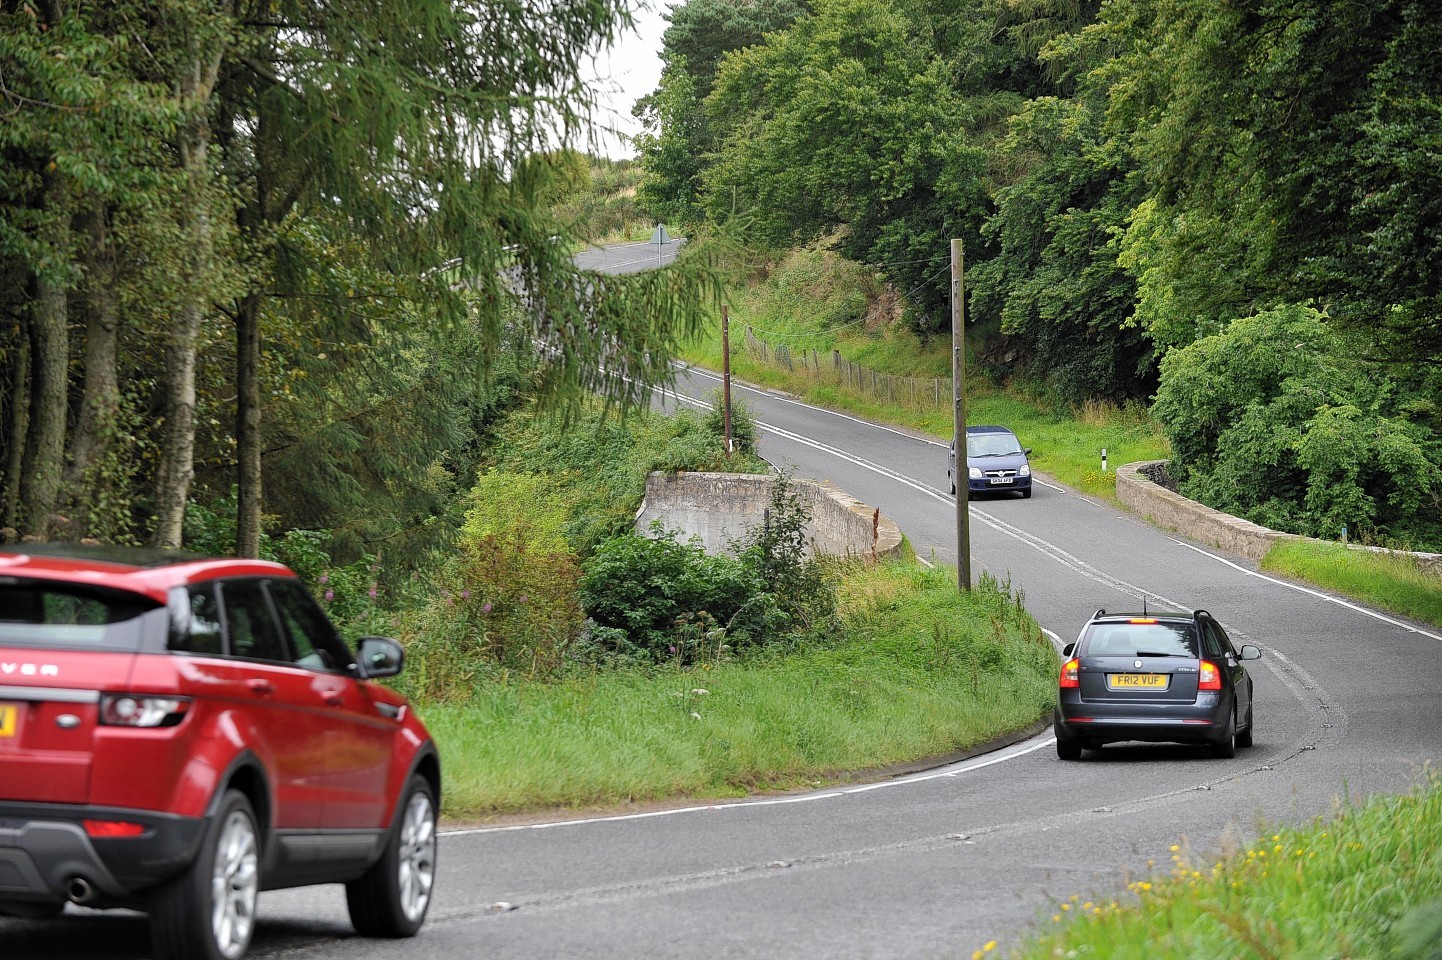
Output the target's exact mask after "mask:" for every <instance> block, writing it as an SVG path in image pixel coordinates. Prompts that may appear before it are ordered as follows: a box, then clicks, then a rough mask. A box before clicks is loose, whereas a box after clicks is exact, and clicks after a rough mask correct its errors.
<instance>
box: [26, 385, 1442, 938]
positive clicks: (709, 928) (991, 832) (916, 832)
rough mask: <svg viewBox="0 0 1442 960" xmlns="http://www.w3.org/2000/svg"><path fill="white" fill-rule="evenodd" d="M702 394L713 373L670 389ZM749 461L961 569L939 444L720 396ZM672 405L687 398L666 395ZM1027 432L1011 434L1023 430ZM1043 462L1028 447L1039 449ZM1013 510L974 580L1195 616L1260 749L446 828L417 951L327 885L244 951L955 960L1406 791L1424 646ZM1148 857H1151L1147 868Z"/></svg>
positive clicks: (761, 398) (1348, 613) (1374, 619)
mask: <svg viewBox="0 0 1442 960" xmlns="http://www.w3.org/2000/svg"><path fill="white" fill-rule="evenodd" d="M677 386H678V391H679V393H680V394H681V395H682V396H690V397H697V398H700V397H708V396H709V395H710V394H711V393H712V391H713V390H714V389H715V386H716V383H715V380H714V378H712V377H710V375H707V374H702V373H699V372H688V373H684V374H682V375H681V376H679V377H678V383H677ZM737 391H738V395H741V396H744V399H745V400H746V402H747V403H748V404H749V405H750V407H751V410H752V412H753V414H754V415H755V416H756V418H757V420H758V424H759V426H760V428H761V437H762V439H761V452H762V453H763V455H765V456H766V457H767V458H768V459H770V460H771V461H773V462H774V463H776V464H778V465H779V466H781V467H782V468H783V469H785V470H787V471H789V472H792V473H794V474H795V475H797V476H804V477H811V478H816V479H826V480H831V481H833V482H835V483H836V484H838V485H840V486H841V487H842V488H844V489H845V490H847V491H848V492H849V493H851V494H852V495H853V496H856V497H857V498H859V499H861V500H862V501H864V502H866V503H868V504H872V505H875V506H878V507H880V508H881V510H882V511H883V512H884V513H885V514H887V515H888V516H890V517H891V518H893V519H894V520H895V521H896V522H897V523H898V524H899V525H900V527H901V529H902V531H903V532H904V533H905V534H906V535H907V536H908V537H909V538H910V539H911V541H912V543H913V544H914V545H915V547H916V549H917V552H918V553H919V554H920V555H922V556H923V557H927V558H932V559H934V561H935V562H944V563H952V562H954V560H955V543H954V530H955V522H954V512H953V505H952V501H951V498H950V497H949V496H947V495H946V492H945V489H946V488H945V484H946V455H947V452H946V447H945V446H944V445H942V444H939V443H937V442H936V441H934V440H930V439H927V438H922V437H917V436H913V435H910V434H908V433H906V432H902V431H897V430H894V429H890V428H884V427H878V426H874V425H869V424H866V423H863V422H860V421H858V420H855V419H853V418H850V417H845V416H841V415H837V414H833V413H829V412H824V411H818V410H815V409H813V408H809V407H806V406H804V405H800V404H797V403H795V402H793V401H790V400H788V399H786V398H783V397H778V396H773V395H771V394H766V393H759V392H751V391H747V390H746V389H745V388H742V387H739V386H738V387H737ZM671 402H672V403H676V402H686V401H678V400H675V399H673V400H672V401H671ZM1022 440H1023V442H1027V438H1026V437H1022ZM1038 453H1041V454H1043V455H1044V451H1038ZM1040 479H1041V480H1042V482H1041V483H1040V485H1038V486H1037V487H1036V489H1035V493H1034V494H1033V497H1032V499H1030V500H1022V499H1011V498H998V499H994V500H985V501H974V502H973V503H972V504H971V516H972V522H971V536H972V546H973V575H974V576H980V574H981V572H982V571H983V570H985V571H987V572H989V573H991V574H993V575H994V576H996V577H998V578H1001V579H1004V580H1006V579H1009V580H1010V582H1011V584H1012V586H1013V587H1015V588H1019V589H1022V590H1024V592H1025V602H1026V605H1027V608H1028V609H1029V610H1031V611H1032V613H1033V614H1034V615H1035V616H1036V617H1037V619H1038V620H1039V621H1040V622H1041V624H1042V626H1043V627H1044V628H1046V629H1047V630H1049V631H1050V632H1052V633H1053V634H1055V635H1056V636H1057V637H1059V638H1061V639H1064V640H1070V639H1073V638H1074V636H1075V634H1076V632H1077V630H1078V629H1079V627H1080V625H1081V624H1082V622H1083V621H1084V620H1085V619H1086V618H1087V616H1088V615H1090V614H1091V612H1092V611H1094V610H1095V609H1096V608H1097V607H1106V608H1108V609H1123V608H1131V609H1135V608H1137V607H1138V606H1140V603H1141V598H1142V597H1143V595H1145V596H1146V597H1148V598H1149V599H1148V601H1147V602H1148V604H1149V605H1152V606H1155V605H1158V604H1161V605H1166V606H1169V607H1172V608H1180V609H1192V608H1196V607H1205V608H1206V609H1208V610H1210V611H1211V612H1212V613H1213V614H1214V615H1215V616H1216V617H1217V618H1218V619H1219V620H1220V621H1221V622H1222V623H1223V624H1224V625H1225V627H1226V628H1227V631H1228V632H1229V633H1230V634H1231V636H1232V637H1233V639H1234V640H1235V641H1236V642H1237V643H1238V644H1240V643H1242V642H1244V641H1245V642H1250V643H1255V644H1257V645H1258V646H1260V647H1261V648H1262V650H1263V652H1264V654H1263V659H1262V660H1261V661H1260V662H1259V663H1254V664H1251V665H1250V666H1251V669H1252V674H1253V677H1254V678H1255V681H1256V705H1257V706H1256V710H1257V712H1256V720H1257V726H1256V746H1254V747H1253V748H1251V749H1248V750H1241V751H1238V754H1237V757H1236V758H1235V759H1234V760H1214V759H1211V758H1210V757H1209V756H1208V755H1207V753H1206V751H1205V750H1204V749H1201V748H1188V747H1175V746H1146V745H1114V746H1109V747H1107V748H1106V749H1105V750H1104V751H1103V752H1102V753H1101V754H1100V755H1099V756H1098V755H1094V754H1089V755H1088V759H1086V760H1084V761H1083V762H1080V763H1063V762H1061V761H1059V760H1057V758H1056V755H1055V752H1054V749H1053V746H1052V741H1051V738H1050V736H1049V734H1042V735H1040V736H1038V737H1035V738H1033V739H1031V740H1029V741H1025V742H1022V743H1018V744H1015V745H1013V746H1011V747H1009V748H1006V749H1003V750H1001V751H998V752H996V753H993V754H989V755H986V756H984V757H978V758H974V759H972V760H969V761H966V762H963V763H959V764H956V765H953V766H949V767H943V768H939V769H934V770H929V771H926V772H924V773H920V774H916V775H912V776H908V777H904V778H899V779H896V780H889V781H885V782H882V783H876V784H868V785H862V786H854V787H849V788H843V789H823V790H818V791H816V792H814V793H809V794H798V795H790V796H786V797H778V798H773V799H769V800H762V801H756V802H749V803H734V804H724V805H716V806H693V807H683V808H679V809H670V810H655V811H636V812H618V813H617V814H615V815H613V816H609V817H593V818H589V819H582V820H573V821H553V822H540V823H533V824H522V825H513V826H506V827H501V828H489V829H471V830H450V831H448V832H446V834H445V835H444V836H443V839H442V842H441V848H440V865H441V878H440V880H439V885H438V891H437V898H436V900H435V902H434V903H433V905H432V908H431V913H430V918H429V920H428V922H427V925H426V926H425V928H424V929H423V930H422V931H421V934H420V935H419V937H417V938H416V939H414V940H410V941H400V942H395V941H390V942H387V941H372V940H365V939H361V938H359V937H356V936H355V935H354V934H353V933H352V931H351V929H350V926H349V923H348V922H347V920H346V915H345V906H344V902H343V897H342V894H341V892H340V890H339V888H326V887H319V888H307V889H302V890H295V891H284V892H278V893H270V894H265V895H263V896H262V898H261V905H260V914H261V921H260V924H259V926H258V929H257V933H256V937H255V941H254V943H253V945H252V948H251V956H253V957H285V958H307V960H311V958H316V960H319V958H340V957H344V958H347V960H362V958H399V957H405V958H408V960H449V958H467V960H469V958H475V957H486V958H487V960H511V958H515V960H520V958H527V960H531V958H566V957H577V958H594V960H611V958H615V960H637V958H668V960H669V958H698V960H700V958H706V960H715V958H797V957H807V958H811V957H817V958H856V960H885V958H968V957H970V956H971V954H972V952H973V951H974V950H976V949H978V948H980V947H981V946H982V945H983V944H985V943H986V942H987V941H989V940H997V941H999V942H1000V945H1001V947H1002V948H1005V947H1006V946H1007V945H1009V944H1011V943H1014V942H1015V941H1016V940H1017V938H1019V937H1020V936H1022V935H1023V934H1024V933H1025V932H1026V931H1027V930H1029V929H1034V928H1035V927H1036V926H1038V925H1041V926H1045V925H1046V924H1048V923H1049V922H1050V921H1049V918H1050V915H1051V914H1052V913H1053V912H1055V910H1056V906H1057V904H1058V903H1060V902H1062V901H1065V900H1067V898H1069V897H1071V896H1072V895H1074V894H1075V895H1079V896H1080V897H1081V898H1082V899H1084V900H1086V899H1097V898H1109V897H1112V896H1114V895H1118V894H1121V893H1123V892H1124V890H1125V887H1126V884H1127V882H1128V881H1129V880H1134V879H1138V878H1141V877H1144V876H1146V875H1147V874H1148V873H1150V872H1151V871H1152V870H1153V869H1155V870H1158V871H1165V870H1166V869H1167V868H1168V867H1169V866H1170V862H1171V856H1172V854H1171V850H1170V848H1171V847H1172V846H1173V845H1179V846H1181V847H1182V848H1183V850H1184V851H1194V852H1195V855H1196V856H1197V857H1199V858H1205V857H1207V856H1210V855H1213V854H1215V853H1217V852H1218V851H1220V850H1224V849H1227V848H1228V847H1229V846H1231V845H1234V844H1236V843H1238V842H1242V841H1244V840H1246V839H1247V838H1249V837H1251V836H1253V835H1255V833H1256V832H1257V831H1258V830H1259V829H1265V827H1266V826H1267V825H1268V824H1275V823H1279V822H1288V823H1292V822H1298V821H1303V820H1307V819H1309V818H1311V817H1313V816H1316V815H1319V814H1326V813H1328V812H1329V811H1330V810H1332V809H1333V808H1334V805H1335V804H1337V803H1339V802H1348V800H1349V799H1350V800H1357V799H1361V798H1363V797H1365V796H1367V795H1369V794H1372V793H1375V792H1398V791H1403V790H1406V789H1407V788H1408V787H1409V786H1411V785H1412V784H1414V783H1415V782H1417V779H1418V776H1419V774H1420V772H1421V771H1422V770H1423V768H1424V766H1425V765H1427V764H1429V763H1435V762H1436V761H1437V759H1438V757H1439V754H1442V715H1439V712H1438V711H1437V710H1436V709H1435V705H1436V704H1437V703H1438V701H1439V699H1442V697H1439V694H1442V665H1439V664H1442V657H1439V653H1442V635H1439V633H1438V632H1437V631H1434V630H1428V629H1423V628H1421V627H1420V626H1417V625H1411V624H1406V623H1403V622H1400V621H1399V620H1397V619H1395V618H1390V617H1384V616H1381V615H1378V614H1375V613H1372V612H1369V611H1366V610H1363V609H1361V608H1359V607H1356V606H1354V605H1351V604H1348V603H1345V602H1342V601H1339V600H1337V599H1335V598H1332V597H1328V596H1325V595H1323V594H1321V593H1319V592H1317V591H1313V590H1310V589H1307V588H1304V587H1301V586H1299V585H1295V584H1291V583H1287V582H1285V581H1282V580H1280V579H1278V578H1275V577H1271V576H1266V575H1261V574H1259V573H1258V572H1257V571H1256V569H1255V565H1254V564H1251V563H1249V562H1247V561H1244V560H1241V559H1239V558H1237V557H1229V556H1226V555H1224V554H1222V553H1220V552H1218V551H1216V550H1213V549H1210V548H1206V547H1202V546H1200V545H1197V544H1194V543H1188V542H1185V541H1183V540H1181V539H1179V538H1177V537H1176V536H1174V535H1171V534H1167V533H1162V532H1159V531H1157V530H1156V529H1154V528H1152V527H1151V526H1149V525H1147V524H1145V523H1142V522H1140V521H1138V520H1137V519H1136V518H1134V517H1132V516H1130V515H1128V514H1126V513H1124V512H1122V511H1120V510H1119V509H1118V508H1117V507H1115V506H1113V505H1111V504H1107V503H1103V502H1099V501H1096V500H1093V499H1091V498H1088V497H1085V496H1081V495H1078V494H1076V493H1074V492H1072V491H1070V490H1067V489H1064V488H1062V487H1061V486H1059V485H1057V484H1054V483H1051V482H1050V481H1047V480H1046V478H1045V477H1042V478H1040ZM1153 864H1154V865H1155V867H1153V866H1152V865H1153ZM70 909H71V912H70V913H68V914H67V917H66V919H65V920H64V921H63V922H59V923H22V922H19V921H0V957H4V958H6V960H22V958H36V960H39V958H45V960H70V958H75V960H80V958H85V960H90V958H98V957H104V958H107V960H131V958H136V960H138V958H142V957H146V956H148V955H149V954H148V951H149V946H148V935H147V928H146V926H145V923H144V920H143V918H141V917H140V916H139V915H135V914H125V913H108V914H99V913H86V912H83V911H76V910H75V909H74V908H70Z"/></svg>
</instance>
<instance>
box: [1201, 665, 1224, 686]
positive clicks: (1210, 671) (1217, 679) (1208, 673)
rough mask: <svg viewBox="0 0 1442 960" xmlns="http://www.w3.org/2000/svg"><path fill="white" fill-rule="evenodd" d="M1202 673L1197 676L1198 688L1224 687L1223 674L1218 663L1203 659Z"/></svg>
mask: <svg viewBox="0 0 1442 960" xmlns="http://www.w3.org/2000/svg"><path fill="white" fill-rule="evenodd" d="M1200 670H1201V674H1200V675H1199V676H1198V678H1197V689H1198V690H1220V689H1222V674H1221V672H1220V671H1218V670H1217V666H1216V664H1214V663H1212V662H1211V661H1208V660H1203V661H1202V662H1201V664H1200Z"/></svg>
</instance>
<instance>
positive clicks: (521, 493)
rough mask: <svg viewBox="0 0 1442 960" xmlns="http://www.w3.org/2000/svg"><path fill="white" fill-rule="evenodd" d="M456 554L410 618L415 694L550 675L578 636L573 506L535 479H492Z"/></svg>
mask: <svg viewBox="0 0 1442 960" xmlns="http://www.w3.org/2000/svg"><path fill="white" fill-rule="evenodd" d="M468 503H469V508H468V509H467V511H466V517H465V522H464V523H463V525H462V527H461V537H460V543H459V545H458V550H457V552H456V553H455V555H453V556H452V557H450V558H448V560H447V561H446V562H445V563H443V564H442V565H441V569H440V571H439V572H438V573H437V574H436V577H435V582H434V584H433V590H432V591H431V593H430V596H429V597H428V599H427V600H426V602H425V603H424V604H423V605H422V606H421V607H420V608H419V609H418V610H415V611H413V613H412V615H411V616H410V617H409V618H408V619H407V624H406V626H407V633H408V635H409V637H410V644H409V647H410V651H411V659H412V667H411V669H410V671H409V673H410V674H411V678H410V680H409V683H410V685H411V688H412V689H413V690H414V692H416V693H417V694H419V695H421V696H424V697H427V698H430V699H438V700H455V699H465V698H468V697H469V696H470V695H471V693H472V692H473V691H474V689H475V687H476V685H477V684H479V683H481V682H482V681H483V680H485V679H487V678H491V677H494V676H506V675H512V674H515V675H520V676H523V677H526V678H529V679H549V678H553V677H555V676H557V675H559V673H560V672H561V670H562V667H563V665H564V663H565V660H566V656H567V653H568V651H569V649H570V646H571V644H572V643H573V642H574V641H575V639H576V638H577V636H578V635H579V634H580V631H581V625H582V615H581V607H580V602H579V599H578V594H577V585H578V583H579V580H580V567H579V565H578V562H577V559H576V555H575V552H574V551H573V550H571V548H570V547H569V546H568V544H567V541H566V538H565V536H564V534H563V531H564V530H565V528H566V524H567V521H568V518H569V516H568V510H567V500H566V498H565V497H564V496H563V495H562V494H561V491H559V490H558V489H557V488H556V486H555V484H554V483H553V482H552V481H551V480H549V479H548V478H546V477H542V476H537V475H534V474H501V473H489V474H486V475H484V476H482V477H480V478H478V479H477V482H476V485H475V487H474V488H472V491H471V494H470V497H469V501H468Z"/></svg>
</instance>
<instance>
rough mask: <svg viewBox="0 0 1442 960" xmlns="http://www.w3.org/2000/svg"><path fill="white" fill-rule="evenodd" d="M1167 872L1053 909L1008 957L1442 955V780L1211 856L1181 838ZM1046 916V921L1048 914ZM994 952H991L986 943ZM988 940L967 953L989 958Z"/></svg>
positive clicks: (1300, 959) (1305, 959)
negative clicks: (1203, 856)
mask: <svg viewBox="0 0 1442 960" xmlns="http://www.w3.org/2000/svg"><path fill="white" fill-rule="evenodd" d="M1172 850H1173V865H1172V869H1171V871H1170V873H1168V874H1166V875H1162V876H1155V877H1149V878H1145V879H1141V880H1137V881H1134V882H1132V883H1130V884H1129V885H1128V888H1127V891H1126V892H1125V893H1122V892H1120V891H1119V892H1118V896H1117V899H1115V900H1113V899H1097V900H1090V901H1089V900H1085V899H1083V897H1082V896H1075V897H1072V898H1070V899H1068V900H1065V901H1063V902H1061V903H1058V904H1056V905H1055V907H1054V910H1053V912H1052V915H1051V917H1050V921H1051V923H1050V924H1047V925H1048V926H1053V929H1052V930H1051V931H1048V932H1045V933H1043V934H1041V935H1039V936H1037V937H1035V938H1032V939H1030V940H1028V941H1027V942H1025V943H1022V944H1019V945H1016V946H1015V947H1011V948H1008V947H1007V946H1005V945H1003V946H1002V948H1001V949H1000V950H997V951H996V952H997V953H999V954H1001V955H1004V956H1007V957H1010V958H1013V960H1051V958H1055V957H1107V958H1111V960H1128V958H1137V960H1170V958H1175V960H1193V958H1196V957H1258V958H1269V960H1271V958H1275V960H1311V958H1314V957H1373V958H1391V960H1438V958H1442V855H1439V851H1442V784H1438V783H1437V782H1436V781H1435V780H1434V781H1433V782H1432V783H1431V784H1430V785H1428V786H1427V787H1425V788H1422V789H1418V790H1417V791H1415V792H1413V793H1411V794H1408V795H1406V796H1400V797H1375V798H1373V799H1372V800H1370V801H1368V802H1367V803H1366V804H1365V805H1364V806H1362V807H1360V808H1357V809H1342V810H1340V811H1339V812H1338V814H1337V815H1336V816H1334V817H1331V818H1328V819H1326V820H1318V821H1316V822H1314V823H1312V824H1309V825H1306V826H1303V827H1299V828H1295V829H1294V828H1284V829H1280V830H1276V831H1273V832H1269V833H1267V834H1265V835H1264V836H1263V837H1262V839H1260V840H1259V841H1257V842H1256V843H1254V844H1253V845H1252V846H1251V847H1249V848H1248V849H1246V850H1243V851H1240V852H1238V853H1236V854H1235V855H1232V856H1230V857H1227V858H1225V859H1223V860H1221V861H1219V862H1216V863H1210V864H1209V863H1205V862H1197V861H1196V860H1194V858H1193V856H1192V854H1191V853H1190V852H1189V851H1188V850H1187V849H1186V848H1185V845H1184V842H1179V844H1178V845H1177V846H1174V847H1173V848H1172ZM1044 922H1045V921H1044ZM989 947H990V949H989ZM995 949H996V948H995V945H994V944H981V945H980V946H979V947H978V948H977V949H976V950H975V952H974V953H972V954H971V956H973V957H975V958H978V960H980V958H981V957H985V956H986V955H988V954H991V953H993V951H994V950H995Z"/></svg>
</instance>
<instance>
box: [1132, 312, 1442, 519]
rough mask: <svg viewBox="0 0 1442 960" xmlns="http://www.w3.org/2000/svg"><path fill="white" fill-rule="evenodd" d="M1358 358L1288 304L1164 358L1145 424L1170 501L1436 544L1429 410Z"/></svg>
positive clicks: (1440, 474)
mask: <svg viewBox="0 0 1442 960" xmlns="http://www.w3.org/2000/svg"><path fill="white" fill-rule="evenodd" d="M1358 353H1359V351H1357V350H1355V349H1352V348H1351V346H1350V345H1349V344H1347V343H1345V342H1344V341H1343V340H1342V339H1341V338H1339V337H1338V336H1337V335H1336V334H1335V333H1334V332H1333V331H1332V329H1331V328H1330V326H1329V325H1328V323H1327V319H1326V317H1325V316H1323V315H1322V314H1321V313H1319V312H1318V311H1316V310H1314V309H1312V308H1311V307H1306V306H1289V307H1281V308H1278V309H1276V310H1271V311H1267V312H1265V313H1260V314H1257V315H1256V316H1252V317H1246V318H1243V319H1240V320H1236V321H1233V322H1232V324H1231V325H1230V326H1229V327H1227V329H1226V330H1225V331H1223V332H1222V333H1220V334H1217V335H1215V336H1211V337H1206V338H1204V339H1202V340H1199V341H1197V342H1196V343H1193V344H1191V345H1190V346H1187V347H1185V348H1182V349H1179V350H1173V351H1172V352H1170V353H1169V354H1167V356H1166V358H1165V359H1163V361H1162V365H1161V386H1160V388H1159V389H1158V391H1157V399H1156V403H1155V404H1154V405H1153V412H1154V413H1155V414H1156V416H1157V418H1158V419H1159V420H1160V421H1161V423H1162V425H1163V427H1164V429H1165V430H1166V432H1167V436H1168V439H1169V440H1170V441H1171V445H1172V450H1173V453H1174V455H1175V460H1174V461H1173V464H1172V475H1173V476H1174V477H1175V478H1176V479H1177V481H1178V488H1179V490H1180V492H1181V493H1183V494H1184V495H1186V496H1188V497H1192V498H1193V499H1196V500H1200V501H1201V502H1203V503H1206V504H1208V505H1209V506H1212V507H1215V508H1217V509H1220V510H1225V511H1227V512H1229V513H1234V514H1237V515H1239V516H1243V517H1246V518H1247V519H1248V520H1252V521H1254V522H1256V523H1260V524H1263V525H1265V526H1269V527H1274V528H1277V529H1281V530H1287V531H1290V532H1294V533H1301V534H1306V535H1311V536H1318V537H1324V538H1336V537H1339V536H1341V534H1342V532H1343V530H1344V529H1346V530H1347V531H1348V532H1349V533H1350V535H1351V536H1352V538H1353V539H1391V540H1394V541H1410V542H1413V543H1418V544H1419V545H1422V544H1431V545H1433V546H1436V545H1442V523H1439V521H1438V517H1439V515H1442V466H1439V464H1442V437H1439V434H1438V432H1437V431H1438V427H1439V426H1442V421H1439V416H1438V411H1437V407H1436V404H1435V402H1434V401H1433V400H1432V399H1431V397H1430V396H1429V395H1428V392H1427V391H1426V390H1425V389H1422V388H1421V387H1408V386H1407V385H1405V384H1403V383H1401V382H1398V381H1394V380H1392V379H1390V378H1389V377H1388V376H1387V375H1386V374H1385V372H1383V371H1379V370H1378V369H1376V368H1373V367H1370V366H1367V365H1365V364H1364V363H1363V362H1362V361H1361V360H1359V359H1358Z"/></svg>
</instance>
